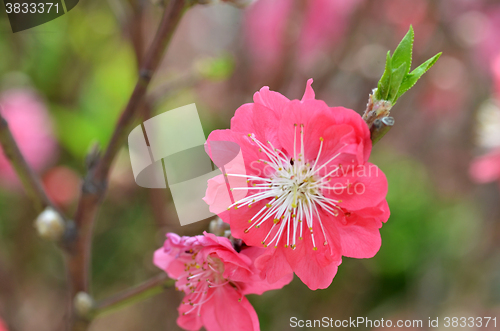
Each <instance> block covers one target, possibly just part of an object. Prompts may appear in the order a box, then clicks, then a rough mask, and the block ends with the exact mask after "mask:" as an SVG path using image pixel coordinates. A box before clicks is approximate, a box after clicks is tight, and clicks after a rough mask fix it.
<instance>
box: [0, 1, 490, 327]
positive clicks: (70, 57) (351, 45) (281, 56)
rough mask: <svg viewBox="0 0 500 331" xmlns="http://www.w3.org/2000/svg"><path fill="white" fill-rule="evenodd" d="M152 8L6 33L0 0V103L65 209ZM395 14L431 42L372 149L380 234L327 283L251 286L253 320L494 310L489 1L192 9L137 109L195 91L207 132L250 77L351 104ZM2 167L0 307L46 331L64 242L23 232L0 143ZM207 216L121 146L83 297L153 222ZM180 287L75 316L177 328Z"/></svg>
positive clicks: (99, 286)
mask: <svg viewBox="0 0 500 331" xmlns="http://www.w3.org/2000/svg"><path fill="white" fill-rule="evenodd" d="M0 7H1V6H0ZM161 12H162V9H161V1H156V2H155V1H144V0H107V1H90V0H87V1H83V0H82V1H81V2H80V4H79V5H78V6H77V7H76V8H75V9H73V10H72V11H71V12H70V14H68V15H64V16H62V17H60V18H59V19H57V20H55V21H52V22H50V23H47V24H45V25H42V26H40V27H37V28H34V29H31V30H28V31H25V32H20V33H16V34H12V32H11V31H10V27H9V25H8V20H7V15H6V14H5V12H4V11H3V10H2V12H1V13H0V105H1V106H2V114H3V115H4V116H5V117H6V118H7V119H8V120H9V122H10V124H11V127H12V130H13V131H14V135H15V136H16V138H17V139H18V141H19V144H20V146H21V149H22V150H23V152H24V154H25V156H26V158H27V159H28V160H29V162H30V163H31V164H32V166H33V167H34V168H35V169H36V170H37V172H38V173H39V174H40V176H41V177H42V178H43V182H44V185H45V186H46V188H47V190H48V192H49V194H50V196H51V197H52V199H53V200H54V201H55V202H56V203H57V204H58V205H59V206H60V208H61V209H63V210H64V211H66V212H67V213H68V215H71V214H72V213H73V212H74V209H75V203H76V199H77V198H78V194H79V184H80V178H81V177H82V176H83V175H84V171H85V166H84V163H85V162H84V160H85V155H86V154H87V153H88V151H89V149H90V148H91V146H92V145H94V144H98V145H100V146H106V144H107V141H108V139H109V137H110V135H111V133H112V130H113V128H114V123H115V122H116V120H117V118H118V116H119V113H120V111H121V110H122V109H123V107H124V105H125V104H126V102H127V100H128V97H129V95H130V93H131V90H132V88H133V86H134V84H135V80H136V78H137V68H138V64H139V63H140V61H141V58H142V56H143V54H144V51H145V49H146V47H147V45H148V44H149V42H150V41H151V39H152V37H153V35H154V31H155V28H156V25H157V23H158V21H159V18H160V14H161ZM410 24H412V25H413V27H414V29H415V34H416V40H415V50H414V62H415V64H420V63H422V62H423V61H425V60H427V59H428V58H430V57H431V56H433V55H434V54H436V53H438V52H440V51H442V52H443V56H442V57H441V59H440V60H439V61H438V63H437V64H436V65H435V67H434V68H432V69H431V70H430V71H429V73H427V74H426V75H425V76H424V77H423V79H422V80H421V81H420V82H419V83H418V84H417V85H416V87H414V88H413V89H412V90H411V91H410V92H408V93H407V94H405V96H404V97H403V98H401V99H400V101H399V102H398V104H397V105H396V106H395V108H394V110H393V112H392V115H393V116H394V118H395V119H396V126H395V127H394V128H393V129H392V130H391V131H390V132H389V133H388V134H387V135H386V136H385V137H384V138H383V139H382V140H381V141H380V142H379V143H378V144H377V145H376V146H375V147H374V149H373V153H372V158H371V161H372V162H374V163H376V164H378V166H379V167H380V168H381V169H382V170H383V171H384V172H385V174H386V175H387V178H388V181H389V194H388V197H387V199H388V201H389V205H390V208H391V218H390V219H389V221H388V222H387V223H386V224H385V225H384V226H383V228H382V229H381V234H382V248H381V249H380V252H379V253H378V254H377V256H375V257H374V258H372V259H369V260H356V259H349V258H344V260H343V263H342V265H341V267H340V268H339V272H338V275H337V276H336V278H335V279H334V281H333V283H332V285H331V286H330V287H329V288H328V289H326V290H318V291H310V290H309V289H308V288H307V287H306V286H305V285H303V284H302V283H301V282H300V281H299V280H298V279H297V278H296V279H295V280H294V281H293V282H292V283H291V284H290V285H288V286H287V287H285V288H284V289H283V290H280V291H273V292H268V293H265V294H264V295H262V296H250V297H249V299H250V301H251V302H252V303H253V304H254V306H255V309H256V310H257V312H258V314H259V318H260V322H261V329H262V330H290V329H292V328H291V327H290V325H289V319H290V317H292V316H295V317H297V318H299V319H319V318H322V317H323V316H329V317H332V318H334V319H345V318H349V317H357V316H366V317H369V318H372V319H380V318H384V319H392V320H397V319H422V320H424V321H427V319H428V317H433V318H434V317H440V318H443V317H445V316H450V317H452V316H457V317H462V316H463V317H470V316H472V317H478V316H491V317H495V316H496V317H497V318H500V194H499V187H500V186H499V185H498V179H499V178H500V156H499V155H500V154H499V152H498V148H499V147H500V108H499V106H498V104H499V102H500V3H499V2H498V1H495V0H492V1H488V0H312V1H306V0H257V1H255V2H254V3H253V4H252V5H251V6H250V7H248V8H246V9H244V10H243V9H239V8H236V7H234V6H231V5H230V4H226V3H223V4H216V5H209V6H201V5H198V6H195V7H194V8H192V9H190V10H189V11H188V12H187V13H186V15H185V16H184V18H183V19H182V21H181V24H180V26H179V28H178V30H177V32H176V33H175V36H174V39H173V41H172V43H171V45H170V48H169V50H168V52H167V54H166V56H165V58H164V61H163V63H162V65H161V68H160V69H159V71H158V72H157V74H156V75H155V77H154V81H153V83H152V86H151V89H150V92H149V102H150V105H151V107H150V111H149V112H148V113H147V114H146V116H145V119H147V118H150V117H152V116H154V115H155V114H157V113H161V112H163V111H166V110H169V109H173V108H176V107H179V106H183V105H186V104H189V103H193V102H194V103H196V105H197V107H198V111H199V115H200V117H201V120H202V124H203V127H204V130H205V134H206V135H208V134H209V133H210V132H211V131H212V130H214V129H223V128H227V127H228V126H229V123H230V118H231V117H232V115H233V114H234V111H235V110H236V108H237V107H239V106H240V105H241V104H243V103H246V102H251V100H252V95H253V93H254V92H255V91H257V90H258V89H259V88H260V87H262V86H265V85H267V86H270V88H271V89H273V90H276V91H279V92H281V93H283V94H284V95H285V96H287V97H289V98H300V97H301V95H302V93H303V90H304V87H305V83H306V80H307V79H308V78H314V84H313V87H314V89H315V91H316V96H317V98H318V99H323V100H325V101H326V102H327V103H328V104H329V105H330V106H340V105H341V106H344V107H348V108H352V109H354V110H356V111H358V112H359V113H362V112H363V111H364V109H365V106H366V103H367V100H368V95H369V93H370V92H371V89H372V88H374V87H375V86H376V83H377V81H378V78H379V77H380V76H381V74H382V72H383V69H384V62H385V53H386V52H387V50H394V48H395V47H396V45H397V43H398V42H399V41H400V40H401V38H402V37H403V35H404V34H405V33H406V31H407V30H408V28H409V25H410ZM415 64H414V67H415ZM0 181H1V182H0V183H1V184H0V316H1V318H2V319H3V320H5V322H6V324H7V325H8V326H9V328H10V330H11V331H14V330H16V331H31V330H37V331H45V330H47V331H49V330H50V331H53V330H59V329H61V327H62V325H63V323H62V321H63V319H64V316H65V314H66V313H67V299H68V298H67V291H66V289H67V281H66V275H65V271H64V260H63V256H62V254H61V252H60V251H59V250H58V248H57V247H55V245H53V244H51V243H48V242H45V241H43V240H42V239H40V238H38V237H37V235H36V233H35V231H34V228H33V220H34V219H35V217H36V213H35V211H34V209H33V208H32V207H31V203H30V201H29V200H28V199H27V197H26V196H25V194H24V192H23V190H22V188H21V187H20V185H19V182H18V180H17V179H16V176H15V175H14V174H13V172H12V170H11V169H10V168H9V166H8V164H7V162H6V161H5V159H4V158H3V157H2V156H0ZM208 222H209V221H208V220H207V221H203V222H199V223H196V224H193V225H189V226H185V227H180V225H179V222H178V219H177V216H176V213H175V208H174V207H173V204H172V200H171V197H170V193H169V191H168V190H152V189H144V188H140V187H138V186H137V185H136V184H135V183H134V180H133V175H132V171H131V167H130V160H129V158H128V153H127V148H126V147H124V148H123V150H122V151H121V153H120V155H119V157H118V159H117V160H116V163H115V165H114V167H113V170H112V174H111V179H110V185H109V192H108V194H107V196H106V199H105V202H104V205H103V208H102V210H101V212H100V215H99V219H98V222H97V224H96V227H95V229H94V241H93V259H92V294H93V295H94V297H95V298H96V299H100V298H104V297H106V296H109V295H111V294H113V293H116V292H117V291H120V290H123V289H125V288H127V287H129V286H132V285H134V284H138V283H140V282H142V281H144V280H146V279H148V278H149V277H151V276H153V275H156V274H157V273H158V272H159V270H157V269H156V268H155V267H154V266H153V264H152V254H153V251H154V250H155V249H157V248H158V247H160V246H161V245H162V242H163V240H164V235H165V233H166V232H169V231H174V232H177V233H179V234H184V235H195V234H199V233H201V232H202V231H203V230H205V229H207V227H208ZM180 300H181V296H180V294H179V293H178V292H175V291H174V289H170V290H167V291H166V292H164V293H163V294H160V295H158V296H156V297H154V298H151V299H148V300H146V301H143V302H141V303H138V304H136V305H134V306H130V307H128V308H126V309H123V310H122V311H119V312H115V313H112V314H110V315H108V316H105V317H103V318H100V319H98V320H96V321H95V322H94V323H93V325H92V327H91V330H92V331H104V330H107V331H112V330H121V331H125V330H178V329H179V328H178V327H177V325H176V323H175V320H176V318H177V311H176V307H177V306H178V304H179V302H180ZM498 323H500V320H498ZM424 325H425V323H424ZM497 325H498V324H497ZM490 328H491V329H492V325H490ZM483 329H484V328H483Z"/></svg>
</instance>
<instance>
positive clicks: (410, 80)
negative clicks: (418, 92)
mask: <svg viewBox="0 0 500 331" xmlns="http://www.w3.org/2000/svg"><path fill="white" fill-rule="evenodd" d="M441 54H442V53H438V54H436V55H434V56H433V57H432V58H430V59H429V60H427V61H425V62H424V63H422V64H421V65H420V66H419V67H418V68H416V69H415V70H413V71H412V72H411V73H410V74H409V75H406V77H405V78H404V79H403V82H402V83H401V87H400V88H399V92H398V95H397V96H396V100H397V99H398V98H399V97H401V96H402V95H403V94H404V93H405V92H406V91H408V90H409V89H410V88H412V87H413V85H415V83H416V82H417V81H418V80H419V79H420V77H422V75H423V74H425V73H426V72H427V70H429V69H430V68H431V67H432V66H433V65H434V63H436V61H437V60H438V59H439V58H440V57H441Z"/></svg>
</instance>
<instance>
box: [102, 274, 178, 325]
mask: <svg viewBox="0 0 500 331" xmlns="http://www.w3.org/2000/svg"><path fill="white" fill-rule="evenodd" d="M174 282H175V281H174V280H173V279H170V278H168V276H167V274H165V273H161V274H159V275H157V276H155V277H153V278H151V279H149V280H147V281H145V282H144V283H142V284H140V285H137V286H135V287H132V288H129V289H127V290H124V291H123V292H120V293H117V294H115V295H113V296H111V297H109V298H107V299H104V300H102V301H99V302H97V304H96V306H95V313H94V316H95V317H99V316H102V315H105V314H108V313H111V312H113V311H115V310H118V309H120V308H122V307H125V306H128V305H130V304H132V303H135V302H138V301H141V300H144V299H147V298H149V297H152V296H154V295H156V294H159V293H161V292H163V291H164V290H165V289H167V288H169V287H171V286H172V285H173V284H174Z"/></svg>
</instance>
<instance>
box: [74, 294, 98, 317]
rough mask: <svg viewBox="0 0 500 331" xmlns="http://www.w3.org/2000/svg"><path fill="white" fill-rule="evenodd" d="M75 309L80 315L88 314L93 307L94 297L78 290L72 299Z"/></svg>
mask: <svg viewBox="0 0 500 331" xmlns="http://www.w3.org/2000/svg"><path fill="white" fill-rule="evenodd" d="M73 304H74V305H75V310H76V312H77V313H78V315H80V316H83V317H85V316H88V315H90V313H91V312H92V310H93V309H94V299H93V298H92V297H91V296H90V294H88V293H86V292H78V293H77V294H76V296H75V299H74V301H73Z"/></svg>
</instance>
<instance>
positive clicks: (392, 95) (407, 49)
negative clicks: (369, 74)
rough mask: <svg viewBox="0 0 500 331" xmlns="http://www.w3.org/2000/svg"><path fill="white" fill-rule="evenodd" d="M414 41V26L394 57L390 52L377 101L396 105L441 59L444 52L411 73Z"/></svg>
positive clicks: (380, 82) (378, 90)
mask: <svg viewBox="0 0 500 331" xmlns="http://www.w3.org/2000/svg"><path fill="white" fill-rule="evenodd" d="M414 39H415V32H414V30H413V26H412V25H410V28H409V29H408V32H407V33H406V35H405V36H404V37H403V39H402V40H401V42H400V43H399V45H398V46H397V47H396V50H395V51H394V54H393V55H392V57H391V55H390V51H389V52H388V53H387V62H386V66H385V71H384V74H383V76H382V78H381V79H380V81H379V83H378V85H377V86H378V88H377V92H376V94H375V98H376V99H378V100H387V101H390V102H391V103H392V104H393V105H394V104H395V103H396V101H397V100H398V99H399V97H401V96H402V95H403V94H404V93H405V92H406V91H408V90H409V89H410V88H411V87H413V86H414V85H415V83H416V82H417V81H418V80H419V79H420V77H421V76H422V75H423V74H424V73H426V72H427V71H428V70H429V69H430V68H431V67H432V66H433V65H434V64H435V63H436V62H437V60H438V59H439V58H440V57H441V54H442V52H440V53H438V54H436V55H434V56H433V57H432V58H430V59H429V60H427V61H425V62H424V63H423V64H421V65H420V66H419V67H417V68H416V69H414V70H413V71H412V72H410V70H411V64H412V57H413V43H414ZM389 61H390V62H389ZM391 62H392V63H391ZM394 66H397V68H393V67H394ZM401 67H404V68H405V69H406V70H405V71H406V72H405V73H404V74H403V76H401V71H400V69H401ZM396 76H397V77H396Z"/></svg>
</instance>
